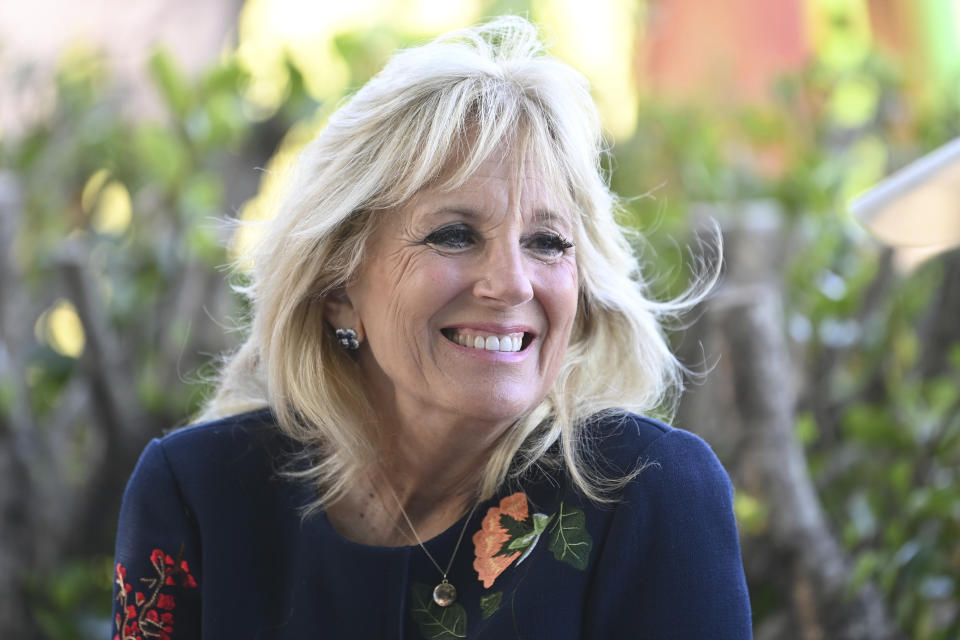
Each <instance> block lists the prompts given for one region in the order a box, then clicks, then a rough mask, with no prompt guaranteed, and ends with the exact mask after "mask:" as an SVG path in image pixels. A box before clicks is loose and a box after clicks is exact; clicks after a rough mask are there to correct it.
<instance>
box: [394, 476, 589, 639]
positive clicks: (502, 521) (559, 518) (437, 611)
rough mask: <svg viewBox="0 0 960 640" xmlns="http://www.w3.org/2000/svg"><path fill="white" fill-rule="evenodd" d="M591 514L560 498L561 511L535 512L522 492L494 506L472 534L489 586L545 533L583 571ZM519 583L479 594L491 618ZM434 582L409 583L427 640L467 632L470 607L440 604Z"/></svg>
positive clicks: (477, 564) (478, 566) (562, 557)
mask: <svg viewBox="0 0 960 640" xmlns="http://www.w3.org/2000/svg"><path fill="white" fill-rule="evenodd" d="M586 520H587V519H586V514H584V512H583V511H582V510H581V509H578V508H577V507H571V506H570V505H567V504H564V503H563V502H561V503H560V504H559V506H558V507H557V511H556V513H554V514H553V515H549V516H548V515H546V514H543V513H532V514H531V513H530V506H529V504H528V501H527V494H525V493H523V492H517V493H514V494H513V495H509V496H507V497H506V498H503V499H502V500H501V501H500V504H499V505H498V506H496V507H490V508H489V509H488V510H487V514H486V515H485V516H484V518H483V523H482V524H481V526H480V530H479V531H477V532H476V533H475V534H474V535H473V548H474V552H475V554H476V555H475V558H474V560H473V568H474V569H475V570H476V572H477V575H478V576H479V578H480V581H481V582H482V583H483V586H484V588H485V589H489V588H490V587H492V586H493V583H494V582H495V581H496V579H497V578H498V577H499V576H500V574H501V573H503V572H504V571H505V570H506V569H507V567H509V566H510V565H511V564H513V563H514V561H516V563H517V564H520V563H521V562H523V561H524V560H525V559H526V558H527V556H529V555H530V552H531V551H533V548H534V547H535V546H537V542H538V541H539V540H540V538H541V537H542V536H543V535H544V534H547V536H548V538H549V548H550V551H551V552H552V553H553V557H554V558H556V559H557V560H559V561H561V562H565V563H567V564H569V565H571V566H573V567H575V568H577V569H579V570H581V571H583V570H585V569H586V568H587V564H588V563H589V560H590V552H591V551H592V550H593V538H592V537H591V536H590V533H589V532H588V531H587V522H586ZM517 588H518V585H514V587H513V589H512V592H511V593H510V594H504V593H503V592H502V591H495V592H489V593H486V594H484V595H482V596H480V603H479V604H480V615H481V618H482V619H483V620H486V619H488V618H490V617H492V616H494V615H496V613H497V612H498V611H499V610H500V608H501V604H502V603H503V601H504V598H505V596H506V597H507V598H508V601H511V602H512V600H509V598H515V597H516V593H517ZM431 594H432V589H431V587H430V586H428V585H425V584H421V583H419V582H414V583H413V584H411V585H410V600H409V602H410V616H411V617H412V618H413V620H414V621H415V622H416V623H417V625H418V627H419V628H420V634H421V636H422V637H423V638H425V639H426V640H456V639H458V638H465V637H466V636H467V626H468V624H467V611H466V608H465V607H463V605H461V604H460V603H459V602H455V603H454V604H452V605H451V606H449V607H446V608H444V607H441V606H439V605H437V604H436V603H435V602H434V601H433V598H432V595H431Z"/></svg>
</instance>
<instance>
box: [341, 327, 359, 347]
mask: <svg viewBox="0 0 960 640" xmlns="http://www.w3.org/2000/svg"><path fill="white" fill-rule="evenodd" d="M336 334H337V341H338V342H339V343H340V348H341V349H343V350H345V351H355V350H357V349H359V348H360V341H359V340H357V332H356V331H354V330H353V329H337V331H336Z"/></svg>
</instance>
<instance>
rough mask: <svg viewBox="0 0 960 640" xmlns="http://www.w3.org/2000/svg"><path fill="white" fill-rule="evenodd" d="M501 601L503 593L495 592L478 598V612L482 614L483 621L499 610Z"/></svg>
mask: <svg viewBox="0 0 960 640" xmlns="http://www.w3.org/2000/svg"><path fill="white" fill-rule="evenodd" d="M501 600H503V591H495V592H493V593H488V594H487V595H485V596H480V612H481V613H482V614H483V619H484V620H486V619H487V618H489V617H490V616H492V615H493V614H495V613H496V612H497V610H498V609H499V608H500V601H501Z"/></svg>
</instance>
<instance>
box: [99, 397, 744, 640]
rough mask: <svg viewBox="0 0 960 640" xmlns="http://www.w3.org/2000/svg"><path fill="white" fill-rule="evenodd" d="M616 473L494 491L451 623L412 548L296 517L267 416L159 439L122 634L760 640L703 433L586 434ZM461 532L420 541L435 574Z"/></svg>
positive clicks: (479, 522)
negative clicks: (623, 473) (598, 498)
mask: <svg viewBox="0 0 960 640" xmlns="http://www.w3.org/2000/svg"><path fill="white" fill-rule="evenodd" d="M592 431H593V432H594V433H595V434H597V435H599V436H600V438H599V440H598V445H597V452H598V454H599V456H598V458H597V460H598V463H599V464H600V465H602V466H603V467H604V468H605V469H606V470H607V471H612V470H613V471H615V470H616V469H631V468H635V466H636V465H637V464H638V463H641V464H646V467H645V468H644V470H643V471H642V472H641V473H640V474H639V476H637V478H636V479H635V480H633V481H632V482H631V483H630V484H629V486H628V487H627V488H626V489H625V490H624V492H623V494H622V495H621V496H620V500H618V501H617V502H615V503H613V504H609V505H597V504H594V503H592V502H590V501H588V500H586V499H584V498H583V497H582V496H580V495H579V494H578V492H577V491H575V490H574V489H572V488H571V487H570V486H569V483H568V482H566V481H565V479H564V477H563V475H562V474H558V475H556V476H554V477H548V476H546V475H544V476H541V477H539V478H538V479H531V480H529V481H526V482H524V483H521V484H520V485H518V486H511V487H504V488H503V489H502V490H501V491H500V492H499V493H498V495H496V496H495V497H494V498H492V499H491V500H489V501H487V502H486V503H483V504H481V505H480V506H479V508H478V509H477V510H476V511H475V513H474V514H473V516H472V518H471V521H470V522H469V523H466V532H467V533H466V535H465V536H464V539H463V543H462V544H461V546H460V549H459V551H458V553H457V557H456V558H455V560H454V564H453V568H452V569H451V571H450V582H451V583H452V584H453V585H455V587H456V588H457V591H458V596H457V600H456V602H455V603H454V604H453V605H451V606H450V607H447V608H441V607H439V606H438V605H436V604H434V603H433V602H432V600H431V598H430V592H431V591H432V589H433V587H434V585H436V584H437V582H438V581H439V578H440V575H439V572H438V571H437V569H436V567H434V566H433V564H431V563H430V561H429V560H428V559H427V558H426V555H425V554H424V553H423V550H422V549H420V548H419V547H415V546H413V547H392V548H385V547H371V546H366V545H362V544H357V543H354V542H351V541H349V540H346V539H344V538H343V537H341V536H340V535H339V534H338V533H337V532H336V531H334V529H333V528H332V527H331V525H330V522H329V520H328V519H327V518H326V515H325V514H324V513H319V514H317V515H314V516H310V517H303V516H302V515H301V511H300V508H301V507H302V506H303V505H304V504H306V503H308V502H309V501H310V499H311V494H310V489H309V487H307V486H305V485H302V484H299V483H296V482H293V481H290V480H287V479H285V478H284V477H282V476H280V475H278V473H277V470H278V468H280V466H282V465H283V464H284V463H285V461H288V458H289V454H290V453H291V450H292V449H291V444H290V442H289V441H287V440H286V439H285V438H284V437H283V436H282V435H280V433H279V432H278V430H277V429H276V427H275V426H274V425H273V423H272V418H271V414H270V413H269V412H268V411H265V410H264V411H259V412H254V413H249V414H244V415H241V416H234V417H230V418H226V419H223V420H219V421H216V422H211V423H207V424H201V425H196V426H193V427H188V428H186V429H182V430H179V431H176V432H174V433H172V434H170V435H167V436H166V437H164V438H161V439H159V440H154V441H153V442H151V443H150V444H149V445H148V446H147V448H146V450H145V451H144V452H143V455H142V456H141V458H140V461H139V463H138V464H137V467H136V470H135V471H134V473H133V476H132V477H131V479H130V482H129V484H128V486H127V490H126V493H125V495H124V499H123V508H122V510H121V514H120V524H119V530H118V533H117V546H116V563H117V566H116V575H115V582H116V584H115V589H114V592H115V596H116V599H115V622H114V625H115V626H114V628H115V633H116V636H115V637H119V638H126V637H144V638H149V637H159V638H173V639H176V640H180V639H187V638H200V637H201V636H202V637H203V638H205V639H207V640H213V639H216V638H225V639H226V638H229V639H230V640H236V639H237V638H297V639H300V638H316V639H323V638H337V639H339V638H363V639H365V638H391V639H392V638H406V639H410V640H414V639H417V640H419V639H421V638H426V639H427V640H446V639H454V638H471V639H472V638H493V639H497V640H499V639H510V638H523V639H525V640H537V639H548V638H549V639H551V640H560V639H564V638H597V639H600V638H649V639H657V640H659V639H667V638H684V639H687V638H690V639H704V638H711V639H717V640H723V639H731V640H733V639H742V638H750V637H751V622H750V605H749V601H748V597H747V589H746V585H745V581H744V576H743V567H742V564H741V560H740V548H739V542H738V538H737V530H736V524H735V521H734V516H733V508H732V507H733V505H732V490H731V485H730V481H729V479H728V477H727V474H726V473H725V472H724V470H723V468H722V467H721V466H720V463H719V462H718V461H717V458H716V456H715V455H714V454H713V452H712V451H711V450H710V448H709V447H708V446H707V445H706V444H705V443H704V442H703V441H702V440H701V439H699V438H698V437H696V436H694V435H692V434H690V433H687V432H685V431H682V430H679V429H674V428H672V427H669V426H667V425H664V424H662V423H659V422H656V421H653V420H650V419H647V418H643V417H638V416H633V415H622V416H620V417H618V418H607V419H604V420H602V421H600V422H599V423H598V424H596V425H594V427H593V429H592ZM463 526H464V520H460V521H459V522H457V523H455V524H453V525H452V526H451V527H450V528H449V529H448V530H447V531H446V532H444V533H442V534H440V535H439V536H437V537H436V538H433V539H432V540H430V541H428V542H427V543H426V545H427V548H428V549H429V550H430V552H431V554H432V555H433V556H434V557H435V558H438V561H439V562H441V563H442V564H445V562H446V560H447V559H448V558H449V557H450V554H451V552H452V551H453V548H454V545H455V544H456V540H457V537H458V535H459V534H460V531H461V529H462V528H463Z"/></svg>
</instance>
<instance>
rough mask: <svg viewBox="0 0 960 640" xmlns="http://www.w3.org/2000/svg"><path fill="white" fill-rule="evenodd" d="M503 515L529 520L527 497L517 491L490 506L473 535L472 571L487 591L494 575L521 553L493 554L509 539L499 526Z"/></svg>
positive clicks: (502, 570)
mask: <svg viewBox="0 0 960 640" xmlns="http://www.w3.org/2000/svg"><path fill="white" fill-rule="evenodd" d="M503 514H506V515H508V516H510V517H511V518H513V519H514V520H521V521H522V520H526V519H527V518H528V517H529V511H528V510H527V495H526V494H525V493H522V492H518V493H515V494H513V495H510V496H507V497H506V498H504V499H503V500H501V501H500V506H499V507H490V509H488V510H487V515H486V516H484V518H483V525H482V526H481V527H480V530H479V531H477V532H476V533H475V534H473V548H474V552H475V553H476V558H475V559H474V561H473V568H474V569H475V570H476V571H477V575H478V576H479V577H480V581H481V582H483V586H484V588H487V589H489V588H490V587H491V586H493V581H494V580H496V579H497V576H499V575H500V574H501V573H503V572H504V570H505V569H506V568H507V567H509V566H510V563H511V562H513V561H514V560H516V559H517V557H519V556H520V551H517V552H516V553H511V554H510V555H506V556H497V555H496V553H497V552H498V551H500V549H501V548H503V543H504V542H506V541H507V540H509V539H510V534H508V533H507V531H506V530H505V529H504V528H503V527H502V526H501V525H500V516H501V515H503Z"/></svg>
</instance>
